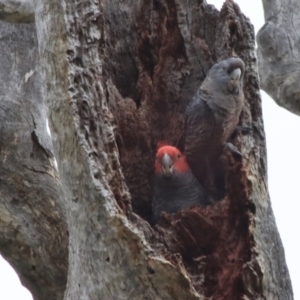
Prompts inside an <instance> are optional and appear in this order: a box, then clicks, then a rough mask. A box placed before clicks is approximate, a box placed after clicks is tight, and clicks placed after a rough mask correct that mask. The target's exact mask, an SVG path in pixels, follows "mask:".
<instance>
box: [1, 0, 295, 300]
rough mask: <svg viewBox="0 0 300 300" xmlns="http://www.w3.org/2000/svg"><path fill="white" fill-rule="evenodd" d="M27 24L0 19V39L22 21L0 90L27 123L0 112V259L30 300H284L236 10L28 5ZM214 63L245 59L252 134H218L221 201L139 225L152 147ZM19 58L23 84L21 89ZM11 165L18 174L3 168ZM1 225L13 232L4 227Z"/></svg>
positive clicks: (255, 106) (174, 125)
mask: <svg viewBox="0 0 300 300" xmlns="http://www.w3.org/2000/svg"><path fill="white" fill-rule="evenodd" d="M34 19H35V26H36V32H35V27H34V24H29V25H24V24H22V26H20V25H17V24H5V23H3V24H2V25H3V31H4V32H9V31H10V30H13V29H12V28H16V29H14V30H24V28H26V26H28V32H26V33H24V36H25V37H26V38H27V39H30V38H31V39H34V40H35V39H36V38H37V43H27V44H24V45H23V44H22V43H21V42H20V41H14V42H11V44H12V45H11V48H7V49H6V51H5V53H7V56H12V57H13V58H14V57H16V56H17V55H16V53H18V51H21V50H23V51H24V52H25V53H26V55H28V56H29V57H27V56H26V59H24V60H23V61H22V62H18V60H17V61H16V60H15V63H12V61H13V58H11V60H10V62H9V63H7V62H6V63H7V68H6V70H4V69H3V68H2V69H1V74H2V77H5V76H7V74H9V73H10V72H12V73H14V72H16V71H15V70H17V72H16V73H17V74H16V75H14V76H15V77H12V79H10V78H9V79H5V80H6V81H4V82H5V89H3V99H6V102H7V103H9V104H10V105H13V104H15V106H16V107H17V108H18V109H19V110H18V112H19V111H20V112H22V116H24V119H25V120H26V122H27V123H26V122H25V121H24V123H20V124H21V127H22V130H19V128H17V127H16V126H10V124H9V122H11V120H13V118H14V116H13V115H10V114H7V113H6V114H3V115H4V116H3V119H4V120H5V118H6V119H7V121H5V122H3V123H2V128H1V130H2V132H3V134H2V135H4V136H6V137H7V139H6V140H5V141H6V142H5V145H4V146H5V147H4V146H3V147H4V148H1V164H3V168H7V171H6V173H3V174H2V175H1V179H2V180H1V187H2V186H3V187H2V188H1V194H2V195H3V197H1V205H0V213H1V216H2V215H3V216H4V217H1V222H2V221H3V220H4V221H3V222H5V223H4V224H3V226H1V235H0V237H1V240H0V250H1V253H4V254H5V253H6V256H5V257H6V259H8V260H9V261H10V262H11V263H12V264H13V266H14V268H15V269H16V270H17V271H18V272H19V274H21V275H22V276H23V278H24V279H23V281H22V282H23V284H24V285H25V286H27V287H28V288H29V289H30V291H31V292H32V293H33V296H34V298H35V299H63V298H64V299H123V298H124V299H215V300H218V299H278V300H279V299H280V300H283V299H293V295H292V289H291V283H290V279H289V274H288V270H287V267H286V263H285V258H284V251H283V247H282V244H281V240H280V237H279V234H278V232H277V229H276V224H275V220H274V216H273V213H272V209H271V205H270V201H269V195H268V190H267V170H266V149H265V136H264V129H263V121H262V115H261V101H260V95H259V83H258V76H257V65H256V56H255V50H254V45H255V43H254V33H253V27H252V25H251V24H250V23H249V21H248V20H247V19H246V18H245V17H244V16H243V14H242V13H241V11H240V10H239V8H238V6H237V5H236V4H234V3H233V2H232V1H230V0H228V1H226V3H225V4H224V6H223V8H222V10H221V12H218V11H217V10H216V9H215V8H214V7H213V6H210V5H207V4H206V3H205V2H202V1H196V0H192V1H184V0H155V1H151V2H150V1H133V0H132V1H127V2H123V1H113V2H112V1H110V0H98V1H87V0H84V1H82V0H79V1H76V2H75V3H74V1H72V0H65V1H64V2H63V3H62V2H61V1H59V0H51V1H50V0H43V1H42V0H36V2H35V14H34ZM3 43H4V42H3ZM8 44H9V45H10V43H8ZM16 44H17V47H16V46H15V47H14V48H13V45H16ZM32 49H33V50H32ZM37 49H38V53H39V55H35V56H30V55H29V54H30V53H31V51H36V50H37ZM12 53H13V55H12ZM35 53H36V52H35ZM230 56H239V57H241V58H242V59H243V60H244V62H245V65H246V74H245V80H244V93H245V98H246V101H245V104H244V108H243V112H242V115H241V118H240V125H243V126H247V127H251V129H252V130H251V131H250V133H248V134H245V135H242V134H241V133H238V134H236V135H235V137H233V140H232V142H233V143H234V144H235V145H236V146H237V147H238V148H239V150H240V151H241V152H242V154H243V158H242V159H241V158H236V157H233V156H232V154H231V153H229V152H228V153H227V152H226V153H225V154H224V155H223V157H222V159H223V161H224V164H225V165H226V166H227V172H226V178H225V181H226V197H225V198H224V199H222V200H221V201H219V202H218V203H216V204H215V205H213V206H211V207H207V208H200V207H194V208H191V209H187V210H185V211H183V212H180V213H178V214H176V215H172V216H169V215H165V216H164V217H163V221H162V222H161V223H160V224H159V225H157V226H156V227H155V228H153V227H151V226H150V225H149V223H148V222H150V218H151V195H152V188H153V175H154V174H153V165H154V156H155V150H156V144H157V142H159V141H162V140H163V141H166V142H169V143H172V144H173V145H175V144H177V143H178V142H179V140H180V137H181V136H182V134H183V115H184V111H185V108H186V106H187V104H188V103H189V101H190V99H191V97H192V96H193V94H194V93H195V92H196V90H197V88H198V87H199V86H200V84H201V82H202V81H203V79H204V78H205V74H206V73H207V71H208V70H209V68H210V67H211V66H212V65H213V64H214V62H216V61H218V60H221V59H225V58H227V57H230ZM29 58H31V59H29ZM0 61H1V60H0ZM1 62H2V61H1ZM2 63H3V64H4V63H5V60H3V62H2ZM35 64H37V66H36V68H37V72H36V73H34V74H36V77H32V78H31V81H30V82H31V83H32V84H34V86H35V89H33V88H30V89H28V90H27V89H26V87H27V85H26V84H27V82H28V76H29V75H26V74H27V73H28V71H27V68H30V70H31V69H33V66H35ZM23 65H24V66H23ZM25 66H26V67H25ZM40 66H41V68H40ZM9 67H10V68H9ZM23 69H24V70H26V72H27V73H26V72H25V71H24V72H23V73H22V72H21V70H23ZM29 74H31V73H29ZM21 78H25V79H27V80H25V79H24V80H23V81H21ZM17 82H22V84H19V85H17V84H16V83H17ZM9 84H11V85H9ZM10 86H11V87H10ZM20 87H21V91H20V97H17V96H15V95H17V92H18V91H19V90H18V89H19V88H20ZM26 91H28V94H26ZM12 95H14V98H12ZM14 99H17V100H18V101H19V102H18V101H17V100H14ZM44 99H45V101H46V103H47V108H48V117H49V124H50V127H51V133H52V141H53V146H54V153H55V158H56V160H57V162H58V169H59V175H58V174H57V173H56V171H55V168H54V167H53V163H52V161H53V156H52V148H51V143H50V137H49V136H47V134H46V124H45V109H46V108H45V105H44V102H43V100H44ZM12 100H14V101H12ZM24 103H25V104H26V105H25V104H24ZM30 103H31V105H30ZM4 104H5V102H3V103H1V107H4V109H3V111H4V110H5V106H2V105H4ZM21 104H24V106H22V105H21ZM36 107H38V108H39V111H38V113H36V116H34V117H32V118H29V117H27V118H26V116H27V114H28V115H32V114H33V111H35V109H36ZM17 108H14V109H15V110H16V109H17ZM28 120H29V121H30V122H31V123H30V122H29V121H28ZM32 120H34V121H32ZM36 120H38V121H36ZM36 124H38V127H37V128H39V129H36V128H35V126H37V125H36ZM25 125H26V126H27V127H26V126H25ZM18 130H19V131H18ZM20 133H21V134H20ZM16 135H17V136H20V139H19V140H18V139H16ZM21 138H22V139H21ZM16 141H17V142H18V143H17V142H16ZM19 141H20V142H19ZM21 142H22V143H21ZM6 148H7V149H6ZM20 149H21V150H20ZM31 149H33V150H31ZM35 149H36V150H35ZM22 151H23V152H22ZM30 151H31V152H33V158H32V157H31V156H30V153H31V152H30ZM35 151H36V152H37V154H35ZM7 153H9V154H10V155H8V154H7ZM6 157H10V158H11V160H8V158H7V159H6ZM28 157H29V158H28ZM28 160H29V162H28ZM19 161H20V163H19ZM26 163H27V164H28V165H29V164H30V166H29V168H30V170H33V171H32V173H33V174H32V175H31V176H32V177H29V175H28V174H27V173H24V172H23V171H22V169H21V167H19V165H26ZM34 164H37V165H38V166H39V169H38V168H37V167H35V165H34ZM26 166H27V165H26ZM40 169H42V171H40V173H41V174H42V175H40V173H39V175H36V173H35V172H37V171H36V170H40ZM46 170H47V171H46ZM49 170H51V172H50V171H49ZM49 173H50V174H51V175H50V176H49ZM43 176H45V178H46V179H47V180H48V181H47V183H45V182H44V181H43V180H46V179H43V178H44V177H43ZM10 178H15V180H14V181H13V180H11V179H10ZM28 178H32V179H31V180H32V181H34V180H35V182H34V183H35V185H33V184H32V183H31V181H30V180H29V179H28ZM28 182H29V184H28ZM20 183H21V184H22V188H20V191H19V190H18V185H19V184H20ZM10 186H11V187H10ZM47 187H48V188H47ZM12 191H14V192H12ZM24 191H25V192H24ZM14 193H17V194H18V197H17V199H18V201H17V202H16V201H15V200H11V199H14V198H13V197H14ZM51 200H52V201H51ZM20 202H21V203H22V207H20V204H19V203H20ZM7 207H8V208H9V209H7ZM5 220H6V221H5ZM20 223H24V225H23V226H22V227H21V228H20V229H19V227H18V224H20ZM26 224H27V226H26ZM9 226H11V227H12V229H10V230H11V232H13V230H16V229H15V228H18V230H19V232H18V234H17V235H16V234H15V235H12V234H11V232H7V233H6V231H7V230H8V229H7V228H9ZM4 228H5V229H4ZM30 230H34V232H31V231H30ZM67 230H68V232H67ZM2 232H3V233H2ZM39 238H40V239H39ZM58 240H59V241H60V242H59V243H58V242H57V241H58ZM67 242H68V243H69V244H68V246H67ZM14 244H15V246H14V247H13V246H11V245H14ZM24 245H29V246H28V247H31V248H30V251H26V253H23V252H22V246H24ZM41 245H44V246H41ZM54 246H55V247H54ZM40 249H42V250H40ZM33 252H34V257H36V260H35V264H34V266H35V268H31V269H30V266H31V262H30V263H29V261H30V260H29V258H31V257H32V253H33ZM22 254H23V255H22ZM67 255H68V263H66V260H67ZM16 257H17V258H16ZM50 258H51V259H50ZM24 266H25V267H24ZM40 270H43V276H44V277H45V278H42V276H40V273H39V271H40ZM50 276H51V278H50V279H52V280H48V279H49V277H50ZM32 278H33V279H34V280H32ZM66 282H67V285H66V286H65V283H66ZM34 284H35V285H34ZM55 285H56V286H57V289H56V290H55V292H56V294H55V295H54V294H53V292H54V290H53V286H55ZM37 287H40V290H38V289H37ZM42 292H43V293H42ZM63 292H64V296H63ZM46 295H47V296H46ZM49 295H50V296H49ZM51 295H53V298H51Z"/></svg>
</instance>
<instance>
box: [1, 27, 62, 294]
mask: <svg viewBox="0 0 300 300" xmlns="http://www.w3.org/2000/svg"><path fill="white" fill-rule="evenodd" d="M0 34H1V40H0V45H1V49H2V54H1V59H0V68H1V73H0V77H1V81H0V82H1V104H0V107H1V109H0V116H1V123H0V124H1V125H0V126H1V148H0V149H1V151H0V168H1V173H0V199H1V200H0V249H1V255H3V256H4V258H5V259H6V260H7V261H8V262H9V263H10V264H11V265H12V266H13V267H14V268H15V270H16V271H17V273H18V275H19V276H20V279H21V282H22V283H23V284H24V285H25V286H26V287H27V288H28V289H29V290H30V291H31V292H32V294H33V295H34V298H35V299H62V297H63V295H64V290H65V286H66V282H67V278H66V276H67V269H68V260H67V256H68V238H67V223H66V214H65V209H64V196H63V190H62V186H61V183H60V180H59V176H58V173H57V170H56V169H55V167H54V156H53V149H52V142H51V137H50V136H49V134H48V133H47V130H46V114H47V109H46V106H45V101H44V91H43V90H42V87H43V76H42V72H41V66H40V63H39V59H38V56H39V55H38V48H37V38H36V31H35V25H34V23H31V24H15V23H5V22H0Z"/></svg>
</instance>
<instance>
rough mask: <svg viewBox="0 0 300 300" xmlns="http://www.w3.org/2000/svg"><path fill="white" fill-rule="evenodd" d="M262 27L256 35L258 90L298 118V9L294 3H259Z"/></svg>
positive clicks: (278, 0) (279, 0) (274, 0)
mask: <svg viewBox="0 0 300 300" xmlns="http://www.w3.org/2000/svg"><path fill="white" fill-rule="evenodd" d="M263 5H264V11H265V21H266V23H265V25H264V26H263V27H262V28H261V29H260V31H259V32H258V33H257V44H258V49H257V55H258V68H259V76H260V83H261V88H262V89H263V90H264V91H266V92H267V93H268V94H269V95H270V96H271V97H272V98H273V99H274V100H275V101H276V103H277V104H278V105H280V106H282V107H284V108H286V109H287V110H289V111H291V112H293V113H295V114H297V115H300V86H299V76H300V51H299V49H300V35H299V30H300V22H299V20H300V8H299V3H298V1H297V0H289V1H288V2H286V1H282V0H263Z"/></svg>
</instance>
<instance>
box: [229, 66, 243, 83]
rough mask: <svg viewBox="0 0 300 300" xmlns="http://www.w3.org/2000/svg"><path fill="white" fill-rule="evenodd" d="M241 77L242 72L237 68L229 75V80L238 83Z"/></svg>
mask: <svg viewBox="0 0 300 300" xmlns="http://www.w3.org/2000/svg"><path fill="white" fill-rule="evenodd" d="M241 75H242V70H241V69H240V68H237V69H234V70H233V71H232V72H231V73H230V78H231V80H232V81H238V80H240V77H241Z"/></svg>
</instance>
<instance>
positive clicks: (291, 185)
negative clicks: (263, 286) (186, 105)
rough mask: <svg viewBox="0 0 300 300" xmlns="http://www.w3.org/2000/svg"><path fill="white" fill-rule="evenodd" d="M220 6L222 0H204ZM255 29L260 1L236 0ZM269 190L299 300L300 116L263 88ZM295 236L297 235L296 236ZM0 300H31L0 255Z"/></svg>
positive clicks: (260, 15) (260, 13)
mask: <svg viewBox="0 0 300 300" xmlns="http://www.w3.org/2000/svg"><path fill="white" fill-rule="evenodd" d="M207 2H208V3H209V4H213V5H215V7H216V8H217V9H220V8H221V6H222V4H223V2H224V1H223V0H207ZM236 3H238V4H239V6H240V8H241V10H242V12H243V13H244V14H245V15H246V16H247V17H249V18H250V20H251V22H252V24H253V25H254V27H255V31H256V32H257V31H258V30H259V29H260V28H261V27H262V26H263V24H264V16H263V8H262V3H261V0H252V1H246V0H236ZM261 95H262V103H263V117H264V124H265V131H266V138H267V154H268V178H269V192H270V196H271V202H272V207H273V211H274V214H275V218H276V223H277V226H278V230H279V233H280V236H281V239H282V242H283V245H284V249H285V255H286V261H287V264H288V268H289V271H290V276H291V279H292V284H293V290H294V300H300V285H299V284H298V282H299V278H300V255H299V253H300V243H299V241H298V240H299V232H298V231H299V228H300V218H299V216H298V215H299V213H298V211H299V210H300V201H299V200H300V188H299V185H300V180H299V171H300V138H299V132H300V117H298V116H296V115H294V114H292V113H290V112H288V111H287V110H285V109H283V108H280V107H279V106H277V105H276V104H275V102H274V101H273V100H272V99H271V98H270V97H269V96H268V95H267V94H266V93H264V92H263V91H261ZM297 237H298V238H297ZM0 291H1V300H32V297H31V294H30V293H29V292H28V290H27V289H26V288H24V287H23V286H22V285H21V283H20V280H19V278H18V276H17V275H16V273H15V272H14V270H13V269H12V268H11V267H10V265H9V264H8V263H7V262H6V261H5V260H3V259H2V258H1V256H0Z"/></svg>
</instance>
